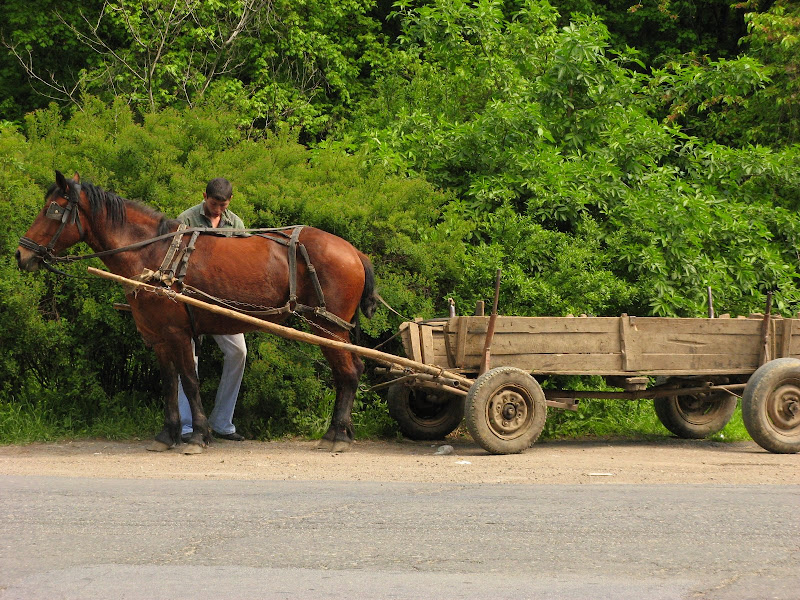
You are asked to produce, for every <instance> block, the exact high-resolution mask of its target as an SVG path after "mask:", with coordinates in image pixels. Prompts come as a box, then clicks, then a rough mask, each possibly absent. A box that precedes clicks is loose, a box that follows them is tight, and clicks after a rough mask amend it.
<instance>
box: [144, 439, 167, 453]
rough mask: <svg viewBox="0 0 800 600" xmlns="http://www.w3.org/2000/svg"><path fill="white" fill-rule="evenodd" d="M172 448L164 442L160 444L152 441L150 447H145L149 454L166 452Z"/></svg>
mask: <svg viewBox="0 0 800 600" xmlns="http://www.w3.org/2000/svg"><path fill="white" fill-rule="evenodd" d="M170 448H172V446H170V445H169V444H165V443H164V442H160V441H158V440H153V441H152V442H150V445H149V446H148V447H147V450H148V451H150V452H166V451H167V450H169V449H170Z"/></svg>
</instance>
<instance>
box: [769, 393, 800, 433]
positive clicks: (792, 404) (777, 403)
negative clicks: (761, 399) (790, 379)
mask: <svg viewBox="0 0 800 600" xmlns="http://www.w3.org/2000/svg"><path fill="white" fill-rule="evenodd" d="M767 414H768V415H769V418H770V420H771V421H772V423H773V425H774V426H775V427H776V428H777V429H780V430H784V431H787V432H788V431H790V430H792V429H796V428H797V427H798V426H800V388H798V387H797V386H794V385H784V386H782V387H780V388H778V389H777V390H775V394H774V395H773V397H772V401H771V402H768V403H767Z"/></svg>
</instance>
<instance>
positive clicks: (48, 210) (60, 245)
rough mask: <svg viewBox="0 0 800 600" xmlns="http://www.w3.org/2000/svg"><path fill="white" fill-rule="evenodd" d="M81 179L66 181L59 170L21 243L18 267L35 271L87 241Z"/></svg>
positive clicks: (18, 250)
mask: <svg viewBox="0 0 800 600" xmlns="http://www.w3.org/2000/svg"><path fill="white" fill-rule="evenodd" d="M83 196H85V194H84V195H82V194H81V180H80V176H79V175H78V174H77V173H75V175H74V177H73V178H72V179H67V178H66V177H64V175H62V174H61V173H60V172H59V171H56V182H55V184H53V185H52V186H50V189H49V190H48V191H47V194H46V196H45V201H44V206H43V207H42V210H41V211H39V215H38V216H37V217H36V220H35V221H34V222H33V225H31V227H30V229H28V231H27V232H26V233H25V235H24V236H23V237H22V238H21V239H20V240H19V247H18V248H17V252H16V258H17V265H19V268H20V269H22V270H25V271H36V270H37V269H38V268H39V267H40V266H41V265H42V264H44V265H45V266H48V262H49V261H50V259H52V258H54V257H55V256H56V255H57V254H58V253H59V252H63V251H64V250H66V249H67V248H69V247H70V246H73V245H75V244H77V243H78V242H80V241H81V240H82V239H83V238H84V234H85V232H84V228H83V225H82V223H81V216H80V213H81V211H83V212H84V214H85V213H86V207H85V205H82V203H85V198H84V197H83Z"/></svg>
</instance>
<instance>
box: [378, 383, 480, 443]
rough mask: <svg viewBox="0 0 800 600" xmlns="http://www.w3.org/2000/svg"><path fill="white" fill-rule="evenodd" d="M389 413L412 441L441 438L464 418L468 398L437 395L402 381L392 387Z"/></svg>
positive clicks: (387, 396)
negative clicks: (414, 387) (409, 385)
mask: <svg viewBox="0 0 800 600" xmlns="http://www.w3.org/2000/svg"><path fill="white" fill-rule="evenodd" d="M386 403H387V404H388V406H389V415H390V416H391V417H392V418H393V419H394V420H395V421H397V426H398V427H399V428H400V431H401V432H402V433H403V435H404V436H406V437H407V438H410V439H412V440H440V439H442V438H444V437H445V436H446V435H447V434H448V433H450V432H451V431H453V430H455V428H456V427H458V425H459V424H460V423H461V419H463V418H464V401H463V398H462V397H460V396H456V395H454V394H442V395H434V394H428V393H427V392H425V391H424V390H419V389H412V388H410V387H408V386H407V385H403V384H402V383H397V384H395V385H392V386H390V387H389V392H388V394H387V395H386Z"/></svg>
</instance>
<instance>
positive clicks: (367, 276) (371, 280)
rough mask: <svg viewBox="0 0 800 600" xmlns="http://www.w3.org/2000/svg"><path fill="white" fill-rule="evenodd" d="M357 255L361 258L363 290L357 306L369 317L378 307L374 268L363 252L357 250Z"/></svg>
mask: <svg viewBox="0 0 800 600" xmlns="http://www.w3.org/2000/svg"><path fill="white" fill-rule="evenodd" d="M358 257H359V258H360V259H361V264H362V265H364V291H363V292H362V294H361V302H360V303H359V305H358V306H359V308H361V312H363V313H364V316H365V317H367V318H368V319H369V318H371V317H372V315H374V314H375V309H376V308H377V307H378V295H377V293H376V290H375V269H374V268H373V266H372V262H371V261H370V260H369V258H367V256H366V255H365V254H362V253H361V252H359V253H358Z"/></svg>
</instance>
